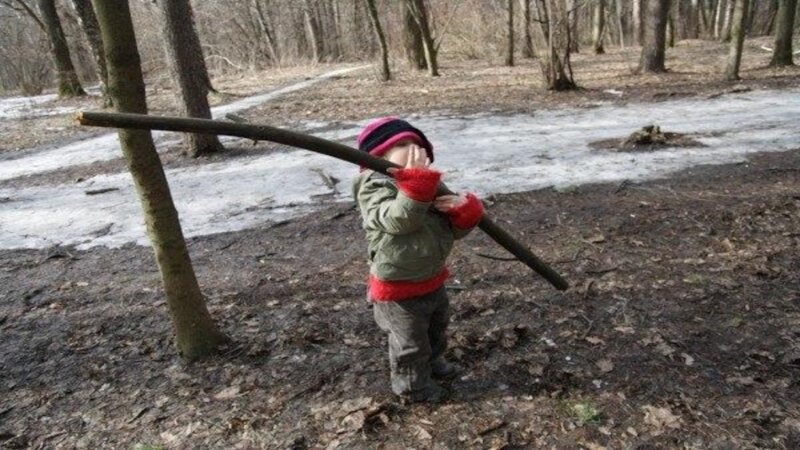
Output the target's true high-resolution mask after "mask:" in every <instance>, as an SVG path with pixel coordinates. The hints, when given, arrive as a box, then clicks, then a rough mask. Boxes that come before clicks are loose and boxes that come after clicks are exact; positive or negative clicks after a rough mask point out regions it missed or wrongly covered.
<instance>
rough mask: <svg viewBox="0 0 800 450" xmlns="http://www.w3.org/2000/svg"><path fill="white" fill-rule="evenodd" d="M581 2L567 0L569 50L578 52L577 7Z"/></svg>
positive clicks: (578, 7) (578, 0)
mask: <svg viewBox="0 0 800 450" xmlns="http://www.w3.org/2000/svg"><path fill="white" fill-rule="evenodd" d="M582 4H583V3H580V0H567V14H568V17H569V35H570V40H569V50H570V52H573V53H578V52H580V50H581V49H580V46H579V44H580V42H579V41H580V30H579V29H578V25H579V20H578V19H579V18H580V16H579V15H578V13H579V9H580V7H581V5H582Z"/></svg>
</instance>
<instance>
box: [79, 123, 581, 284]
mask: <svg viewBox="0 0 800 450" xmlns="http://www.w3.org/2000/svg"><path fill="white" fill-rule="evenodd" d="M75 120H76V121H77V122H78V123H80V124H81V125H87V126H95V127H108V128H133V129H140V130H164V131H180V132H184V133H199V134H217V135H225V136H236V137H241V138H246V139H252V140H255V141H270V142H275V143H278V144H284V145H289V146H292V147H298V148H302V149H305V150H310V151H312V152H315V153H321V154H323V155H328V156H332V157H334V158H338V159H341V160H344V161H347V162H351V163H353V164H358V165H360V166H364V167H367V168H369V169H372V170H374V171H376V172H380V173H383V174H386V169H389V168H392V167H399V166H397V165H395V164H393V163H391V162H389V161H387V160H385V159H380V158H376V157H374V156H372V155H369V154H367V153H365V152H362V151H359V150H356V149H354V148H351V147H348V146H346V145H343V144H339V143H338V142H333V141H329V140H326V139H322V138H318V137H315V136H310V135H307V134H303V133H297V132H294V131H289V130H285V129H281V128H276V127H270V126H267V125H254V124H250V123H235V122H224V121H219V120H210V119H195V118H185V117H158V116H150V115H146V114H123V113H103V112H89V111H84V112H78V113H77V114H76V115H75ZM438 194H439V195H445V194H453V192H452V191H451V190H449V189H448V188H447V187H446V186H445V185H444V184H440V185H439V192H438ZM478 227H479V228H480V229H481V230H483V231H484V232H485V233H486V234H488V235H489V237H491V238H492V239H494V240H495V241H496V242H497V243H498V244H500V245H501V246H502V247H503V248H505V249H506V250H508V251H509V252H511V254H512V255H514V256H515V257H516V258H517V259H518V260H520V261H521V262H523V263H524V264H525V265H527V266H528V267H530V268H531V269H533V270H534V271H536V273H538V274H539V275H541V276H542V277H544V279H546V280H547V281H549V282H550V284H552V285H553V286H554V287H555V288H556V289H558V290H561V291H564V290H566V289H567V288H569V284H568V283H567V281H566V280H565V279H564V278H563V277H562V276H561V275H559V274H558V272H556V271H555V270H553V268H551V267H550V266H548V265H547V264H546V263H545V262H544V261H542V260H540V259H539V258H538V257H537V256H536V255H534V254H533V253H532V252H531V251H530V250H528V248H527V247H525V246H524V245H522V244H520V243H519V242H517V240H516V239H514V238H513V237H511V235H510V234H508V233H507V232H506V231H505V230H503V229H502V228H500V227H499V226H498V225H497V224H495V223H494V222H493V221H492V220H491V219H489V217H487V216H486V215H484V216H483V218H482V219H481V221H480V223H479V224H478Z"/></svg>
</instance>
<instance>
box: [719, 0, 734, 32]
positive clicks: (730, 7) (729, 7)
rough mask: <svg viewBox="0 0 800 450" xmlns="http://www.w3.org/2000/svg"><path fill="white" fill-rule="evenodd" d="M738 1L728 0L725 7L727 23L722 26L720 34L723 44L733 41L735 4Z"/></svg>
mask: <svg viewBox="0 0 800 450" xmlns="http://www.w3.org/2000/svg"><path fill="white" fill-rule="evenodd" d="M735 1H736V0H728V4H727V5H726V6H725V21H724V23H723V25H722V32H721V33H720V40H721V41H722V42H729V41H730V40H731V22H732V20H733V3H734V2H735Z"/></svg>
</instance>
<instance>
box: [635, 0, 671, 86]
mask: <svg viewBox="0 0 800 450" xmlns="http://www.w3.org/2000/svg"><path fill="white" fill-rule="evenodd" d="M644 1H645V4H646V10H647V14H645V17H646V19H647V20H645V22H644V43H643V46H642V56H641V59H640V60H639V69H638V71H639V73H662V72H666V71H667V69H666V67H665V66H664V59H665V52H666V48H665V47H666V34H667V14H668V12H669V3H670V2H669V0H644Z"/></svg>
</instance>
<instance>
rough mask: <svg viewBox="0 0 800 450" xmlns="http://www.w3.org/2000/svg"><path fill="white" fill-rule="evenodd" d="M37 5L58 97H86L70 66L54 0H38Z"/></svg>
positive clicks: (73, 68) (65, 38) (70, 62)
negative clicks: (56, 84)
mask: <svg viewBox="0 0 800 450" xmlns="http://www.w3.org/2000/svg"><path fill="white" fill-rule="evenodd" d="M38 5H39V13H40V14H41V15H42V22H44V25H45V28H46V31H47V37H48V38H49V39H50V50H51V52H52V55H53V62H54V63H55V66H56V72H57V74H58V95H59V96H61V97H75V96H79V95H86V92H84V90H83V87H82V86H81V83H80V81H78V74H77V73H76V72H75V67H74V66H73V65H72V59H71V58H70V54H69V47H68V46H67V37H66V36H65V35H64V29H63V28H61V20H60V19H59V18H58V12H56V3H55V0H38Z"/></svg>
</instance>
